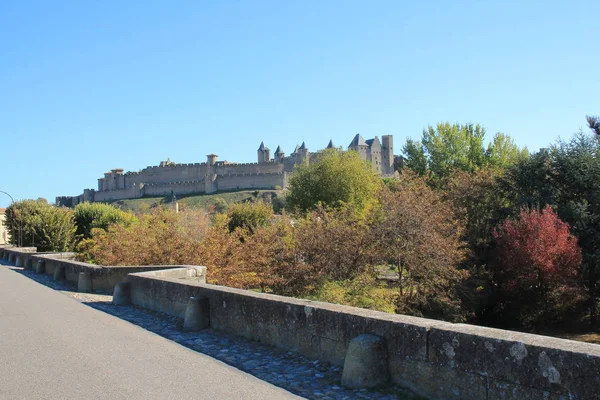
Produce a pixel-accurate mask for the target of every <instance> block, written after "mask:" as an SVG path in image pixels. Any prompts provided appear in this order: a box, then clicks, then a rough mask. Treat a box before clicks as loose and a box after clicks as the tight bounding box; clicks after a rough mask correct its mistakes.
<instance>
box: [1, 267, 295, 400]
mask: <svg viewBox="0 0 600 400" xmlns="http://www.w3.org/2000/svg"><path fill="white" fill-rule="evenodd" d="M298 398H299V397H297V396H294V395H293V394H291V393H289V392H287V391H285V390H283V389H280V388H277V387H275V386H273V385H270V384H268V383H266V382H263V381H261V380H259V379H257V378H255V377H253V376H251V375H248V374H246V373H244V372H242V371H240V370H238V369H236V368H233V367H231V366H228V365H226V364H224V363H222V362H220V361H217V360H215V359H213V358H211V357H208V356H205V355H203V354H200V353H196V352H194V351H191V350H189V349H187V348H185V347H183V346H180V345H178V344H176V343H173V342H171V341H169V340H167V339H165V338H162V337H160V336H158V335H155V334H153V333H151V332H148V331H146V330H144V329H142V328H140V327H138V326H135V325H132V324H130V323H128V322H125V321H122V320H120V319H118V318H115V317H113V316H110V315H107V314H105V313H103V312H101V311H98V310H94V309H92V308H90V307H87V306H85V305H83V304H81V303H79V302H77V301H76V300H74V299H72V298H70V297H67V296H65V295H63V294H61V293H60V292H56V291H54V290H52V289H50V288H47V287H46V286H43V285H40V284H38V283H36V282H34V281H31V280H30V279H28V278H27V277H25V276H23V275H21V274H19V273H17V272H15V271H12V270H11V269H9V268H8V267H6V266H2V265H0V399H1V400H5V399H6V400H8V399H44V400H46V399H127V400H134V399H144V400H145V399H298Z"/></svg>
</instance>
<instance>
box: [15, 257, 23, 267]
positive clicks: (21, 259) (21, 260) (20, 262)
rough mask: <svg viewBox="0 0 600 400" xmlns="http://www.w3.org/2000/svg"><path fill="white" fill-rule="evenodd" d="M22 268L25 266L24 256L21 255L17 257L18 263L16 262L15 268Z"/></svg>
mask: <svg viewBox="0 0 600 400" xmlns="http://www.w3.org/2000/svg"><path fill="white" fill-rule="evenodd" d="M22 266H23V256H22V255H20V254H19V255H18V256H17V261H15V267H22Z"/></svg>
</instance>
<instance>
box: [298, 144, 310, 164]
mask: <svg viewBox="0 0 600 400" xmlns="http://www.w3.org/2000/svg"><path fill="white" fill-rule="evenodd" d="M296 152H297V153H298V159H297V163H298V164H308V148H307V147H306V143H304V142H302V145H300V147H298V150H296Z"/></svg>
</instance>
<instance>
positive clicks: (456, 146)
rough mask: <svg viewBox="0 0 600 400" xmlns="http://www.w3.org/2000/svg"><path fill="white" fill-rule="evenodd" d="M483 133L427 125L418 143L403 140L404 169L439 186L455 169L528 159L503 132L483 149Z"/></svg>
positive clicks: (474, 129)
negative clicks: (427, 176) (427, 177)
mask: <svg viewBox="0 0 600 400" xmlns="http://www.w3.org/2000/svg"><path fill="white" fill-rule="evenodd" d="M485 133H486V132H485V128H483V127H482V126H481V125H479V124H476V125H474V124H465V125H460V124H450V123H448V122H444V123H439V124H437V125H436V126H431V125H430V126H428V127H427V128H426V129H424V130H423V136H422V139H421V141H420V142H418V141H414V140H412V139H408V140H407V141H406V144H405V145H404V147H403V149H402V151H403V153H404V155H405V157H406V162H405V166H406V167H408V168H410V169H412V170H413V171H415V172H417V173H418V174H419V175H426V174H428V175H430V176H431V178H432V183H433V184H438V185H439V184H440V183H441V182H442V181H444V180H445V179H446V178H448V177H449V176H450V174H451V173H452V171H453V170H455V169H458V170H462V171H467V172H474V171H476V170H478V169H480V168H483V167H485V166H491V167H498V168H504V167H507V166H509V165H512V164H514V163H515V162H517V161H518V160H520V159H522V158H525V157H527V154H528V153H527V149H520V148H519V147H518V146H517V145H516V144H515V143H514V142H513V140H512V139H511V138H510V137H509V136H508V135H505V134H503V133H497V134H496V135H494V138H493V139H492V141H491V142H490V143H489V144H488V146H487V149H486V148H485V147H484V139H485Z"/></svg>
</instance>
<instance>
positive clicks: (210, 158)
mask: <svg viewBox="0 0 600 400" xmlns="http://www.w3.org/2000/svg"><path fill="white" fill-rule="evenodd" d="M218 159H219V156H218V155H216V154H209V155H207V156H206V164H207V165H209V166H213V165H215V164H216V163H217V160H218Z"/></svg>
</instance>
